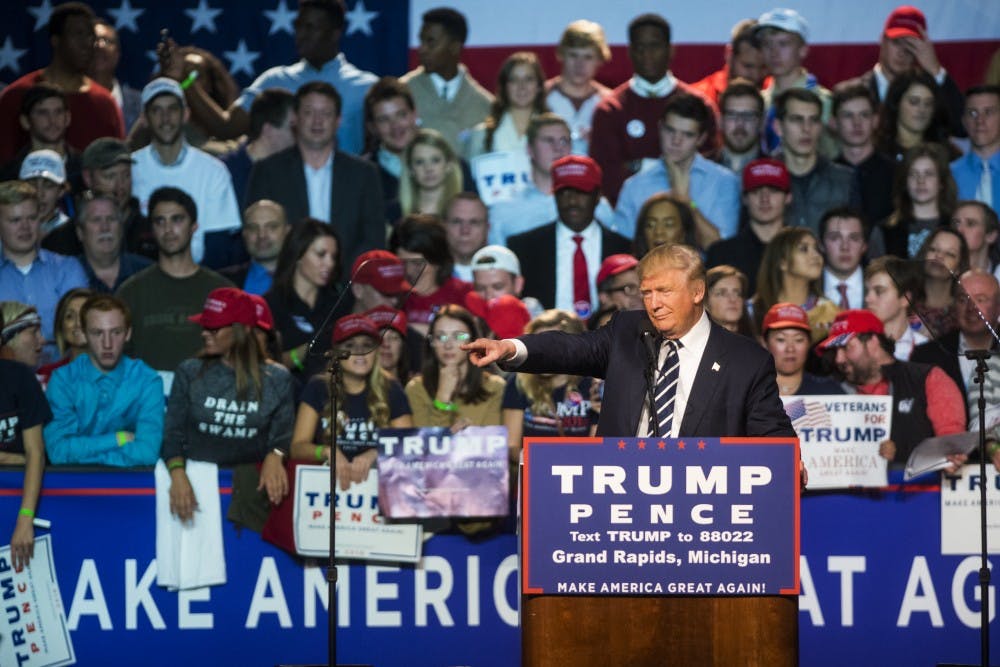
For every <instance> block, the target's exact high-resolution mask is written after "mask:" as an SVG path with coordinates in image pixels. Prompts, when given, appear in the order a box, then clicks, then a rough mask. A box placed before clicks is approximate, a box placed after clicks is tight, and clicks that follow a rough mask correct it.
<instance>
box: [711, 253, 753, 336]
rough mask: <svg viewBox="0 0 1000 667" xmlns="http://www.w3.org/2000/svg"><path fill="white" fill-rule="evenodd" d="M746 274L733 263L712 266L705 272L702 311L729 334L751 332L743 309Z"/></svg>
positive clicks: (747, 314)
mask: <svg viewBox="0 0 1000 667" xmlns="http://www.w3.org/2000/svg"><path fill="white" fill-rule="evenodd" d="M747 286H748V281H747V277H746V275H744V273H743V272H742V271H740V270H739V269H737V268H736V267H734V266H729V265H728V264H721V265H719V266H713V267H712V268H711V269H709V270H708V273H706V274H705V310H707V311H708V316H709V317H711V318H712V320H713V321H715V322H716V323H717V324H720V325H722V326H723V327H725V328H726V329H729V330H730V331H732V332H733V333H738V334H743V335H744V336H752V335H753V325H752V324H751V322H750V314H749V313H748V312H747V305H746V304H747V301H746V300H747V297H748V295H747Z"/></svg>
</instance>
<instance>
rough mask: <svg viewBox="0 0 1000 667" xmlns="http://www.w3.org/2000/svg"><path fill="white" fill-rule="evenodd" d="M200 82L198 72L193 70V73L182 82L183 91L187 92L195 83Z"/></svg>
mask: <svg viewBox="0 0 1000 667" xmlns="http://www.w3.org/2000/svg"><path fill="white" fill-rule="evenodd" d="M197 80H198V70H196V69H194V70H191V73H190V74H188V75H187V78H186V79H184V80H183V81H181V90H187V89H188V88H190V87H191V86H193V85H194V82H195V81H197Z"/></svg>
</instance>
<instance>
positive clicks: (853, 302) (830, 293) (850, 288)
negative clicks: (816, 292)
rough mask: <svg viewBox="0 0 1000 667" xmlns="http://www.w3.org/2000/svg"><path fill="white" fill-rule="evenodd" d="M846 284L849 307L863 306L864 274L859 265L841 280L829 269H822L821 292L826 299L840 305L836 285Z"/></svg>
mask: <svg viewBox="0 0 1000 667" xmlns="http://www.w3.org/2000/svg"><path fill="white" fill-rule="evenodd" d="M840 283H846V284H847V303H848V305H849V306H850V307H851V308H864V307H865V274H864V271H862V270H861V267H860V266H859V267H858V268H856V269H854V273H852V274H851V275H849V276H847V278H846V279H844V280H841V279H840V278H838V277H837V276H835V275H833V273H831V272H830V270H829V269H823V293H824V295H825V296H826V298H827V299H829V300H830V301H833V302H834V303H835V304H837V305H838V306H839V305H840V291H838V290H837V285H839V284H840Z"/></svg>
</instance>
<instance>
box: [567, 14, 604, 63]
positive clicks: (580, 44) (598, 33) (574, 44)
mask: <svg viewBox="0 0 1000 667" xmlns="http://www.w3.org/2000/svg"><path fill="white" fill-rule="evenodd" d="M586 48H592V49H594V50H596V51H597V54H598V55H599V56H600V57H601V60H603V61H604V62H606V63H607V62H611V49H610V48H608V40H607V37H605V36H604V28H602V27H601V24H600V23H594V22H593V21H588V20H587V19H579V20H577V21H573V22H572V23H570V24H569V25H568V26H566V29H565V30H564V31H563V34H562V37H561V38H560V39H559V46H558V48H557V49H556V52H557V53H558V54H559V55H560V56H562V55H564V52H565V51H566V49H586Z"/></svg>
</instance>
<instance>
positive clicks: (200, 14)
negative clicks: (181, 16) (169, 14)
mask: <svg viewBox="0 0 1000 667" xmlns="http://www.w3.org/2000/svg"><path fill="white" fill-rule="evenodd" d="M184 13H185V14H187V15H188V17H189V18H190V19H191V22H192V23H191V34H192V35H193V34H194V33H196V32H198V31H199V30H207V31H208V32H218V30H217V28H216V27H215V19H216V18H218V16H219V14H221V13H222V10H221V9H212V8H211V7H209V6H208V0H198V6H197V7H196V8H194V9H185V10H184Z"/></svg>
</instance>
